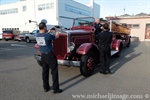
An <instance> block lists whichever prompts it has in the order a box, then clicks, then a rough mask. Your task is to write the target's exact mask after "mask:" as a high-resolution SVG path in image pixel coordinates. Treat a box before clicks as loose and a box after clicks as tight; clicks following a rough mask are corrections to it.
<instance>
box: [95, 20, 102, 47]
mask: <svg viewBox="0 0 150 100" xmlns="http://www.w3.org/2000/svg"><path fill="white" fill-rule="evenodd" d="M101 27H102V24H101V23H100V19H99V18H97V19H96V20H95V25H94V28H95V44H97V45H98V44H99V39H98V38H97V35H98V34H99V33H100V32H101V31H102V29H101Z"/></svg>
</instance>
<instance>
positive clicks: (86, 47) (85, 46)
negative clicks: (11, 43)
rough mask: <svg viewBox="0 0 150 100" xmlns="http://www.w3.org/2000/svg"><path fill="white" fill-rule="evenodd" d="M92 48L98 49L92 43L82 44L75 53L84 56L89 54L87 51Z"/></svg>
mask: <svg viewBox="0 0 150 100" xmlns="http://www.w3.org/2000/svg"><path fill="white" fill-rule="evenodd" d="M92 48H97V49H98V47H97V46H96V45H95V44H93V43H83V44H82V45H80V47H79V48H78V49H77V51H76V53H77V54H80V55H85V54H87V53H88V52H89V50H91V49H92Z"/></svg>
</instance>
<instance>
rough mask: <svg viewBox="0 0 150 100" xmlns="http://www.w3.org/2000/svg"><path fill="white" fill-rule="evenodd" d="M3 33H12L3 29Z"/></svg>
mask: <svg viewBox="0 0 150 100" xmlns="http://www.w3.org/2000/svg"><path fill="white" fill-rule="evenodd" d="M3 33H7V34H12V31H3Z"/></svg>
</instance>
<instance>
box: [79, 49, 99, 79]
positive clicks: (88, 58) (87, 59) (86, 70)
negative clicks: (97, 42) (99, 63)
mask: <svg viewBox="0 0 150 100" xmlns="http://www.w3.org/2000/svg"><path fill="white" fill-rule="evenodd" d="M95 66H96V58H95V55H94V53H93V52H92V51H90V52H89V53H88V54H87V55H83V56H82V57H81V66H80V72H81V74H82V75H83V76H85V77H88V76H90V75H92V73H93V70H94V68H95Z"/></svg>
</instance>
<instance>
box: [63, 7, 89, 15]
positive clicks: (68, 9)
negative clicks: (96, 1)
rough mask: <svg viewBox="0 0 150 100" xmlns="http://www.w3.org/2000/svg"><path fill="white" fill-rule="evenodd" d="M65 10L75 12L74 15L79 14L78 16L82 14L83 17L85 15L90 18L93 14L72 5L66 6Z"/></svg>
mask: <svg viewBox="0 0 150 100" xmlns="http://www.w3.org/2000/svg"><path fill="white" fill-rule="evenodd" d="M65 10H66V11H69V12H73V13H77V14H81V15H85V16H90V15H91V13H90V12H89V11H86V10H83V9H80V8H77V7H73V6H70V5H67V4H65Z"/></svg>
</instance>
